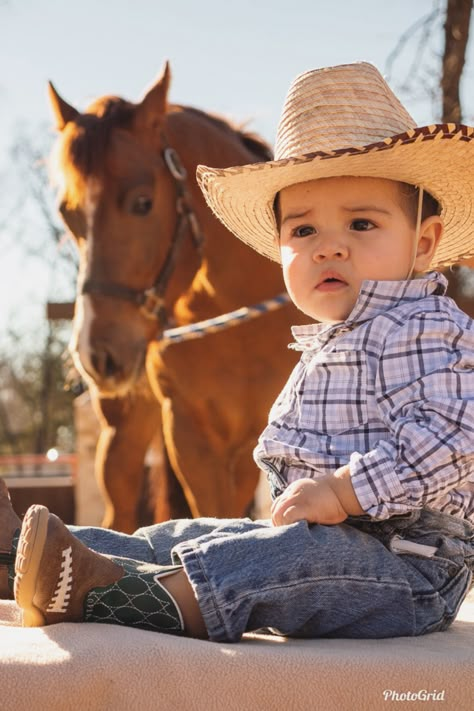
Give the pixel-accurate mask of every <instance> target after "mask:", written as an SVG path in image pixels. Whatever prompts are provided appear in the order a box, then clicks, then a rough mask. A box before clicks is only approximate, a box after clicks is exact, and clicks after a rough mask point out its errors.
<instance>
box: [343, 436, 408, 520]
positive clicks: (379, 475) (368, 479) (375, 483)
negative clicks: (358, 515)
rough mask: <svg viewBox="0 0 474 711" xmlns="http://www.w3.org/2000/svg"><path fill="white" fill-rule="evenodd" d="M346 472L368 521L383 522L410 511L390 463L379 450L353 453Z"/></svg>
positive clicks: (386, 456)
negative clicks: (371, 519)
mask: <svg viewBox="0 0 474 711" xmlns="http://www.w3.org/2000/svg"><path fill="white" fill-rule="evenodd" d="M349 470H350V474H351V482H352V486H353V488H354V491H355V494H356V496H357V498H358V500H359V503H360V505H361V507H362V508H363V509H364V511H365V512H366V513H367V514H369V516H371V517H372V518H376V519H385V518H389V517H390V516H394V515H397V514H401V513H406V512H407V511H410V510H411V508H412V507H411V506H410V505H408V503H407V500H406V494H405V491H404V489H403V487H402V485H401V484H400V481H399V478H398V476H397V473H396V471H395V468H394V465H393V459H392V458H391V457H390V456H388V455H387V454H386V453H385V452H383V451H380V449H379V448H377V449H373V450H371V451H370V452H367V453H366V454H360V453H359V452H353V454H351V457H350V460H349Z"/></svg>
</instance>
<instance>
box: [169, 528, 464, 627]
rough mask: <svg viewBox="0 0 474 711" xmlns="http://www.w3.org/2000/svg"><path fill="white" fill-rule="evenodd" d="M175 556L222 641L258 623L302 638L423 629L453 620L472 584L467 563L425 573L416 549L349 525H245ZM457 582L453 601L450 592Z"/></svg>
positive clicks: (192, 543)
mask: <svg viewBox="0 0 474 711" xmlns="http://www.w3.org/2000/svg"><path fill="white" fill-rule="evenodd" d="M173 559H174V561H175V562H179V561H181V563H182V564H183V565H184V568H185V571H186V573H187V575H188V578H189V580H190V582H191V585H192V586H193V589H194V591H195V594H196V597H197V600H198V602H199V605H200V609H201V612H202V614H203V617H204V621H205V624H206V627H207V629H208V632H209V636H210V639H212V640H214V641H237V640H239V639H240V637H241V636H242V634H243V633H244V632H246V631H251V630H256V629H260V628H272V629H274V630H275V631H278V632H279V633H281V634H285V635H290V636H296V637H358V638H379V637H392V636H396V637H398V636H411V635H415V634H423V633H424V632H428V631H433V630H434V629H443V628H444V627H443V625H444V626H446V624H447V623H446V621H445V619H451V620H452V618H453V616H454V615H455V613H456V609H457V606H458V605H459V600H460V599H462V597H463V595H464V594H465V592H466V589H467V586H468V584H469V582H470V573H469V571H468V570H467V568H466V567H465V566H463V565H460V566H459V567H456V571H453V570H452V571H449V570H448V569H447V568H446V567H445V566H444V564H441V566H440V567H439V566H438V564H437V563H436V562H434V563H432V564H431V566H432V569H433V571H436V572H435V574H434V573H433V575H431V577H430V576H429V575H428V576H427V575H426V574H424V571H421V572H420V570H418V569H417V567H416V566H413V565H411V563H410V560H408V559H409V556H398V555H395V554H394V553H392V552H391V551H390V550H389V549H388V548H387V547H386V546H385V545H384V544H383V543H382V542H381V541H380V540H379V539H377V538H376V537H374V536H371V535H369V534H367V533H364V532H363V531H359V530H357V529H355V528H354V527H352V526H349V525H345V524H341V525H338V526H318V525H308V524H307V523H306V522H299V523H296V524H293V525H291V526H282V527H277V528H275V527H272V526H271V525H270V524H269V522H248V523H246V524H244V523H243V522H242V525H241V529H240V532H239V535H236V532H235V529H234V526H228V528H227V529H226V527H220V529H218V530H214V531H213V532H212V533H210V534H208V535H204V536H201V537H199V538H197V539H195V540H188V541H184V542H181V543H179V544H178V545H176V546H175V548H174V549H173ZM433 566H434V567H433ZM437 566H438V567H437ZM453 586H454V588H455V595H454V597H453V600H452V601H451V602H449V601H448V602H446V599H445V598H444V597H443V595H442V591H443V589H444V588H447V589H451V588H452V587H453ZM451 591H452V590H451ZM447 607H448V608H449V607H450V608H451V609H446V608H447Z"/></svg>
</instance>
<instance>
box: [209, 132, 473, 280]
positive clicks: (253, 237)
mask: <svg viewBox="0 0 474 711" xmlns="http://www.w3.org/2000/svg"><path fill="white" fill-rule="evenodd" d="M339 176H354V177H373V178H386V179H390V180H397V181H401V182H405V183H410V184H413V185H420V186H422V187H423V189H424V190H425V191H427V192H429V193H430V194H431V195H432V196H433V197H434V198H435V199H436V200H438V202H439V203H440V205H441V208H442V212H441V216H442V218H443V221H444V236H443V239H442V240H441V243H440V245H439V247H438V249H437V252H436V255H435V257H434V260H433V262H432V264H431V268H441V267H446V266H449V265H451V264H455V263H458V262H461V261H464V260H468V259H469V258H471V257H473V256H474V225H473V224H472V223H473V220H474V214H473V207H472V205H473V195H474V128H472V127H470V126H464V125H460V124H435V125H431V126H422V127H417V128H414V129H410V130H409V131H407V132H405V133H402V134H398V135H396V136H391V137H388V138H386V139H385V140H384V141H379V142H377V143H372V144H370V145H367V146H360V147H350V148H344V149H341V150H338V151H333V152H331V153H324V152H318V153H311V154H308V155H304V156H297V157H291V158H285V159H283V160H274V161H267V162H265V163H252V164H250V165H245V166H236V167H233V168H226V169H217V168H209V167H206V166H199V167H198V169H197V179H198V182H199V185H200V187H201V190H202V191H203V193H204V196H205V198H206V201H207V203H208V205H209V206H210V208H211V209H212V211H213V212H214V213H215V214H216V216H217V217H218V218H219V219H220V220H221V221H222V222H223V223H224V225H225V226H226V227H227V228H228V229H229V230H230V231H231V232H233V233H234V234H235V235H236V236H237V237H238V238H239V239H241V240H242V241H243V242H245V243H246V244H248V245H249V246H250V247H252V248H253V249H255V250H256V251H257V252H260V254H263V255H264V256H266V257H268V258H270V259H272V260H274V261H276V262H279V261H280V252H279V248H278V234H277V225H276V221H275V214H274V210H273V203H274V199H275V195H276V194H277V193H278V192H279V191H280V190H282V189H283V188H285V187H288V186H289V185H294V184H295V183H303V182H306V181H308V180H315V179H320V178H330V177H339Z"/></svg>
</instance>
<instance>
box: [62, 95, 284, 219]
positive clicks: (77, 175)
mask: <svg viewBox="0 0 474 711" xmlns="http://www.w3.org/2000/svg"><path fill="white" fill-rule="evenodd" d="M170 108H172V109H174V110H178V111H183V112H187V113H190V114H193V115H194V116H196V117H197V118H200V119H202V120H205V121H209V122H211V123H212V124H213V125H214V126H215V127H216V128H217V129H218V130H220V131H222V132H224V133H227V134H228V135H229V136H230V135H233V136H236V137H237V138H238V140H239V141H241V143H242V144H243V145H244V146H245V147H246V148H247V149H248V150H249V151H250V152H251V153H252V154H253V155H254V156H255V159H256V160H257V161H267V160H272V158H273V153H272V150H271V148H270V146H269V145H268V143H266V142H265V141H264V140H263V139H262V138H261V137H260V136H258V135H257V134H256V133H253V132H250V131H246V130H244V127H243V125H237V124H234V123H233V122H231V121H229V120H227V119H225V118H223V117H222V116H218V115H217V114H212V113H207V112H205V111H202V110H201V109H196V108H193V107H189V106H181V105H173V107H170ZM135 110H136V104H133V103H131V102H129V101H126V100H125V99H122V98H120V97H118V96H105V97H102V98H101V99H98V100H97V101H96V102H94V103H93V104H92V105H91V106H89V107H88V109H87V111H86V112H85V113H83V114H78V115H77V116H76V118H75V119H74V121H71V122H70V123H68V124H67V125H66V127H65V129H64V131H63V133H62V138H61V140H60V141H59V143H58V145H57V149H56V151H55V152H54V153H53V161H52V168H53V179H54V180H55V182H57V180H58V177H59V176H61V178H62V182H63V183H64V185H65V186H66V185H67V195H65V198H66V200H67V202H68V203H69V205H70V206H71V207H75V206H77V205H78V203H79V196H80V195H81V194H82V193H83V188H84V183H85V182H86V181H87V180H88V179H89V178H97V177H100V174H101V171H102V170H103V167H104V164H105V158H106V154H107V151H108V147H109V141H110V136H111V134H112V131H113V130H114V129H117V128H118V129H124V130H127V129H130V128H131V127H132V122H133V116H134V112H135Z"/></svg>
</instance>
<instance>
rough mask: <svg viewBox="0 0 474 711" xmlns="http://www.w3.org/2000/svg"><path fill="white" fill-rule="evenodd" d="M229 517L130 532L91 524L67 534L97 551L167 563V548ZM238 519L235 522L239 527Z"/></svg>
mask: <svg viewBox="0 0 474 711" xmlns="http://www.w3.org/2000/svg"><path fill="white" fill-rule="evenodd" d="M230 523H231V519H214V518H203V519H177V520H174V521H166V522H165V523H158V524H155V525H153V526H146V527H144V528H139V529H138V530H137V531H135V533H133V534H127V533H120V532H118V531H111V530H108V529H106V528H95V527H93V526H68V529H69V530H70V531H71V533H72V534H73V535H74V536H75V537H76V538H78V539H79V540H80V541H82V543H84V544H85V545H86V546H87V547H88V548H91V549H92V550H93V551H96V552H97V553H103V554H106V555H114V556H120V557H122V558H131V559H132V560H136V561H141V562H143V563H158V564H159V565H169V564H170V563H171V549H172V548H173V546H175V545H176V544H177V543H180V542H181V541H187V540H189V539H194V538H197V537H199V536H202V535H205V534H208V533H210V532H211V531H213V530H215V529H218V528H219V527H222V526H223V525H228V524H230ZM239 523H240V519H237V520H236V521H235V524H236V529H235V530H237V529H238V528H239Z"/></svg>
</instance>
